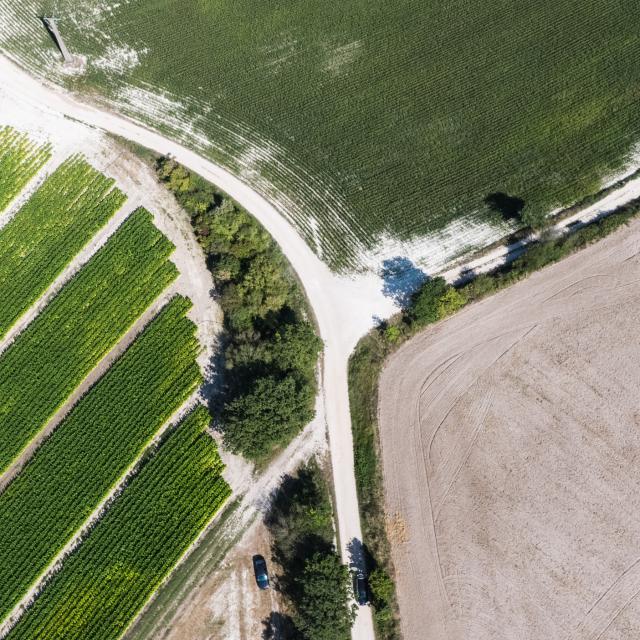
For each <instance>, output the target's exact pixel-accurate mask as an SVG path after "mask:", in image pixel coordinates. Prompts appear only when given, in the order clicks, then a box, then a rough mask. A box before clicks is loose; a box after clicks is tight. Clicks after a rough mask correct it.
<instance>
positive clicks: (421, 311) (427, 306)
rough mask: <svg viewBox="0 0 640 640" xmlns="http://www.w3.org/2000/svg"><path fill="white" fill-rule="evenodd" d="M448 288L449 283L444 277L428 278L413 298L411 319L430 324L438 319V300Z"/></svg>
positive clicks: (410, 311) (410, 312)
mask: <svg viewBox="0 0 640 640" xmlns="http://www.w3.org/2000/svg"><path fill="white" fill-rule="evenodd" d="M446 290H447V283H446V281H445V279H444V278H441V277H437V278H431V279H430V280H427V281H426V282H425V283H424V284H423V285H422V287H420V289H419V291H418V292H417V293H416V294H415V296H414V298H413V304H412V306H411V309H410V310H409V315H410V317H411V319H412V320H413V321H414V322H416V323H417V324H429V323H430V322H435V321H436V320H438V317H439V316H438V301H439V300H440V298H441V297H442V296H443V295H444V294H445V292H446Z"/></svg>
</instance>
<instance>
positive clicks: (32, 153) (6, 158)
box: [0, 127, 51, 212]
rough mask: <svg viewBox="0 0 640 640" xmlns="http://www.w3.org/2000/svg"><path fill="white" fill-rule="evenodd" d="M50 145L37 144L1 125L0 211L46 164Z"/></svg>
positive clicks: (49, 153)
mask: <svg viewBox="0 0 640 640" xmlns="http://www.w3.org/2000/svg"><path fill="white" fill-rule="evenodd" d="M50 156H51V150H50V148H49V145H35V144H33V142H30V140H29V138H28V137H27V136H26V135H24V134H21V133H18V132H17V131H16V130H15V129H12V128H11V127H0V212H2V211H3V210H4V209H5V208H6V207H7V205H8V204H9V203H10V202H11V201H12V200H13V199H14V198H15V197H16V196H17V195H18V194H19V193H20V191H22V189H23V188H24V186H25V185H26V184H27V182H29V180H31V178H33V176H34V175H35V174H36V173H38V171H39V170H40V169H41V168H42V167H43V166H44V165H45V163H46V162H47V160H48V159H49V157H50Z"/></svg>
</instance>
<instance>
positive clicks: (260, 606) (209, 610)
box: [162, 520, 280, 640]
mask: <svg viewBox="0 0 640 640" xmlns="http://www.w3.org/2000/svg"><path fill="white" fill-rule="evenodd" d="M269 549H270V538H269V534H268V531H267V529H266V527H265V526H264V524H263V523H262V521H261V520H259V521H256V522H255V523H254V525H253V526H252V527H251V528H250V529H249V531H247V533H246V535H245V536H244V537H243V538H242V540H241V541H240V542H239V543H238V545H236V547H234V549H233V551H231V552H230V553H229V555H228V556H227V557H226V558H225V560H224V562H223V563H222V565H221V566H220V568H219V569H217V570H216V571H215V573H214V574H212V576H211V578H210V579H208V580H207V581H205V583H204V584H202V585H201V586H200V588H198V589H195V590H193V591H192V593H191V598H190V599H189V600H186V601H185V602H184V603H183V605H182V606H181V607H180V610H179V612H178V613H177V615H176V616H175V617H174V618H173V620H172V621H171V625H170V628H168V629H167V630H166V632H165V633H164V634H163V636H162V637H163V638H165V639H166V640H185V639H187V638H188V639H189V640H253V639H256V640H258V639H260V638H262V637H263V634H264V633H265V631H266V629H267V625H266V624H265V621H266V620H267V619H269V617H270V615H271V613H272V612H278V611H279V610H280V598H279V594H278V592H277V591H276V590H275V589H273V588H271V589H267V590H265V591H261V590H260V589H258V587H257V586H256V583H255V579H254V574H253V564H252V557H253V555H254V554H256V553H259V554H261V555H263V556H264V557H265V558H266V560H267V566H268V570H269V573H270V574H271V573H272V571H273V569H274V568H275V567H274V566H273V564H272V563H271V557H270V553H269ZM269 637H271V638H273V639H274V640H277V638H278V634H277V631H276V632H275V635H271V636H269Z"/></svg>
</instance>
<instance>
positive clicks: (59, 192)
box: [0, 157, 125, 337]
mask: <svg viewBox="0 0 640 640" xmlns="http://www.w3.org/2000/svg"><path fill="white" fill-rule="evenodd" d="M124 201H125V196H124V194H123V193H122V192H121V191H118V190H117V189H115V188H114V187H113V180H110V179H108V178H106V177H105V176H103V175H102V174H100V173H99V172H97V171H96V170H95V169H93V168H92V167H91V166H90V165H89V164H87V162H85V161H84V160H83V159H82V158H80V157H73V158H70V159H69V160H67V161H66V162H65V163H64V164H63V165H62V166H60V167H59V168H58V169H57V170H56V171H55V172H54V173H53V174H52V175H51V176H49V177H48V178H47V179H46V180H45V182H44V183H43V184H42V186H41V187H40V188H39V189H38V190H37V191H36V192H35V193H34V194H33V195H32V196H31V198H30V199H29V200H28V201H27V202H26V203H25V204H24V205H23V206H22V207H21V209H20V210H19V211H18V213H17V214H16V215H15V217H14V218H12V219H11V220H10V221H9V222H8V223H7V224H6V225H5V226H4V227H2V228H0V300H2V304H0V337H2V335H4V334H5V333H6V332H7V331H8V329H9V328H10V327H11V326H12V325H13V324H14V323H15V322H16V320H18V318H19V317H20V316H21V315H22V314H23V313H24V312H25V311H26V310H27V309H28V307H29V306H30V305H31V304H32V303H33V302H35V301H36V300H37V299H38V297H39V296H40V295H41V294H42V293H43V292H44V290H45V289H46V288H47V287H48V286H49V285H50V284H51V283H52V282H53V280H54V279H55V278H56V277H57V276H58V275H59V274H60V272H61V271H62V270H63V269H64V267H65V266H66V265H67V264H68V263H69V261H70V260H71V259H72V258H73V257H74V256H75V255H76V254H77V253H78V251H80V249H82V247H83V246H84V245H86V244H87V242H89V240H90V239H91V238H92V237H93V235H94V234H95V233H96V231H98V229H100V228H101V227H102V226H104V225H105V223H106V222H107V221H108V220H109V218H111V216H112V215H113V214H114V213H115V212H116V211H117V210H118V209H119V208H120V207H121V206H122V204H123V202H124Z"/></svg>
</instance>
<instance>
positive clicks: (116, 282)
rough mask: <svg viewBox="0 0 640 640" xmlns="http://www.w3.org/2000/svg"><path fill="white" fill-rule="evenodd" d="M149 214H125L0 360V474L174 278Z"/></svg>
mask: <svg viewBox="0 0 640 640" xmlns="http://www.w3.org/2000/svg"><path fill="white" fill-rule="evenodd" d="M173 248H174V247H173V245H172V244H171V243H170V242H169V241H168V240H167V239H166V238H165V237H164V236H163V235H162V234H161V233H160V232H159V231H158V230H157V229H156V228H155V227H154V226H153V223H152V218H151V214H150V213H148V212H147V211H144V210H139V211H137V212H135V213H134V214H132V215H131V216H130V217H129V218H128V219H127V220H126V221H125V222H124V224H123V225H122V226H121V227H120V229H118V231H117V232H116V233H115V234H114V235H113V236H112V237H111V238H110V239H109V241H108V242H107V244H106V245H105V246H104V247H103V248H102V249H100V251H99V252H98V253H97V254H96V255H95V256H94V257H93V258H92V259H91V260H90V261H89V262H88V263H87V265H86V266H85V267H84V268H83V269H82V270H81V271H80V272H79V273H78V274H77V275H76V276H75V277H74V278H73V279H72V280H71V281H70V282H69V283H68V284H67V285H66V286H65V287H64V288H63V289H62V290H61V291H60V293H59V294H58V295H57V296H56V297H55V298H54V299H53V300H52V301H51V302H50V303H49V305H48V306H47V307H46V308H45V309H44V310H43V311H42V312H41V313H40V314H39V315H38V316H37V317H36V318H35V320H33V322H31V323H30V324H29V326H28V327H27V329H26V330H25V331H24V332H23V333H22V334H20V336H19V337H18V338H17V340H16V341H15V342H13V343H12V345H11V346H10V347H9V348H8V349H7V351H6V352H5V353H4V354H2V356H0V472H2V471H3V470H4V469H5V468H6V467H7V466H8V465H9V464H10V463H11V461H12V460H13V459H14V458H15V457H16V456H18V455H19V453H20V451H21V450H22V449H23V448H24V447H25V446H26V445H27V444H28V443H29V441H30V440H31V438H32V437H33V436H34V435H36V434H37V432H38V431H39V430H40V429H41V428H42V427H43V426H44V424H45V423H46V421H47V420H48V419H49V417H51V415H52V414H53V413H54V412H55V411H56V410H57V409H58V408H59V407H60V405H62V404H63V403H64V402H65V400H66V399H67V397H68V396H69V394H70V393H71V392H72V391H73V390H74V389H75V388H76V386H77V385H78V384H79V383H80V382H81V381H82V380H83V379H84V378H85V376H86V375H87V374H88V373H89V371H90V370H91V369H92V368H93V367H94V366H95V365H96V364H97V363H98V361H99V360H100V359H101V358H102V357H103V356H104V355H105V354H106V353H107V352H108V351H109V350H110V349H111V348H112V347H113V345H114V344H115V343H116V341H117V340H118V338H120V337H121V336H122V335H123V333H125V332H126V330H127V329H128V328H129V327H130V326H131V324H132V323H133V322H135V320H136V319H137V318H138V316H139V315H140V314H141V313H142V312H143V311H144V310H145V309H146V308H147V307H148V306H149V305H150V304H151V302H152V301H153V300H154V299H155V298H156V297H157V296H158V295H160V293H161V292H162V290H163V289H165V287H166V286H167V285H168V284H169V283H170V282H172V281H173V280H174V279H175V278H176V276H177V274H178V273H177V269H176V268H175V266H174V265H173V263H172V262H170V261H169V260H168V256H169V255H170V253H171V252H172V251H173Z"/></svg>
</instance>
